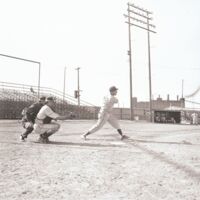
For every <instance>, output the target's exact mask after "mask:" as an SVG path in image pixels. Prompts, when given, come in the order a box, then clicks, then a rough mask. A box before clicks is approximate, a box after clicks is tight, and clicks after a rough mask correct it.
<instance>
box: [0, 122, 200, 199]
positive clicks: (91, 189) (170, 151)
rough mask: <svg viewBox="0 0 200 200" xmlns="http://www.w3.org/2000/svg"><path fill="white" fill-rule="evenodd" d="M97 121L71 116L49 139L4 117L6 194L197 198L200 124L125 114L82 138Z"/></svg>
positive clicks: (0, 187)
mask: <svg viewBox="0 0 200 200" xmlns="http://www.w3.org/2000/svg"><path fill="white" fill-rule="evenodd" d="M94 123H95V121H87V120H84V121H77V120H74V121H73V120H72V121H71V120H69V121H65V122H61V129H60V130H59V131H58V132H57V133H56V134H55V135H53V136H52V137H50V140H51V143H50V144H40V143H36V141H37V138H38V135H36V134H34V133H33V134H31V135H30V136H29V138H28V140H27V142H20V141H19V136H20V134H21V132H22V131H23V128H22V127H21V124H20V122H19V121H11V120H1V121H0V138H1V139H0V170H1V176H0V199H1V200H15V199H16V200H21V199H22V200H40V199H41V200H43V199H47V200H55V199H58V200H79V199H80V200H86V199H87V200H93V199H99V200H104V199H106V200H122V199H123V200H129V199H130V200H151V199H152V200H160V199H162V200H195V199H196V200H198V199H199V197H200V190H199V188H200V153H199V152H200V127H199V126H194V125H174V124H152V123H147V122H131V121H120V123H121V126H122V129H123V130H124V133H126V134H127V135H128V136H130V139H129V140H125V141H121V140H120V139H119V136H118V134H117V132H116V131H115V130H113V129H112V128H111V127H110V126H109V125H108V124H106V125H105V126H104V127H103V129H101V130H100V131H98V132H97V133H94V134H92V135H90V136H89V137H88V140H86V141H84V140H82V139H81V138H80V135H81V134H82V133H84V132H86V131H87V129H88V128H90V127H91V126H92V125H93V124H94Z"/></svg>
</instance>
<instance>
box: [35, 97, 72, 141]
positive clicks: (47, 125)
mask: <svg viewBox="0 0 200 200" xmlns="http://www.w3.org/2000/svg"><path fill="white" fill-rule="evenodd" d="M55 105H56V104H55V100H54V98H53V97H48V98H47V102H46V104H45V105H44V106H43V107H42V108H41V109H40V111H39V113H38V114H37V117H36V120H35V124H34V132H35V133H38V134H39V135H40V136H39V139H38V142H40V143H48V142H49V137H50V136H51V135H52V134H54V133H55V132H57V131H58V130H59V128H60V124H59V123H57V122H55V121H57V120H66V119H69V118H74V117H75V116H74V114H72V113H71V112H70V113H69V114H68V115H64V116H60V115H59V114H58V113H56V112H55V111H54V110H55ZM52 120H54V121H52Z"/></svg>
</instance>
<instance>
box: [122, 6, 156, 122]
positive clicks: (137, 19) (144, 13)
mask: <svg viewBox="0 0 200 200" xmlns="http://www.w3.org/2000/svg"><path fill="white" fill-rule="evenodd" d="M127 11H128V15H127V14H124V16H125V17H126V18H128V21H126V23H127V24H128V28H129V51H128V55H129V63H130V99H131V100H130V104H131V120H133V111H132V110H133V104H132V98H133V97H132V60H131V57H132V53H131V30H130V29H131V26H135V27H137V28H140V29H143V30H146V31H147V39H148V67H149V113H150V121H151V122H152V86H151V53H150V32H151V33H156V32H155V31H153V30H151V29H152V28H155V26H154V25H153V24H150V22H149V21H150V20H152V17H150V15H152V14H153V13H152V12H150V11H148V10H146V9H143V8H140V7H138V6H136V5H135V4H130V3H128V10H127ZM131 14H132V15H131Z"/></svg>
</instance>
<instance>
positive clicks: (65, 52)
mask: <svg viewBox="0 0 200 200" xmlns="http://www.w3.org/2000/svg"><path fill="white" fill-rule="evenodd" d="M127 2H128V1H125V0H101V1H100V0H84V1H82V0H76V1H74V0H17V1H15V0H6V1H4V0H0V24H1V32H0V44H1V45H0V54H6V55H11V56H15V57H21V58H25V59H29V60H35V61H38V62H41V86H45V87H51V88H54V89H57V90H60V91H63V87H64V68H65V67H66V82H65V92H66V93H67V94H69V95H73V94H74V90H76V89H77V70H76V68H77V67H80V71H79V72H80V89H81V99H83V100H85V101H87V102H90V103H92V104H95V105H100V104H101V102H102V98H103V96H104V95H106V94H107V93H108V88H109V87H110V86H112V85H115V86H117V87H118V88H119V93H118V97H119V106H120V107H129V106H130V82H129V57H128V55H127V50H128V25H127V24H126V23H125V21H126V18H125V17H124V16H123V14H127ZM129 2H130V3H134V4H135V5H137V6H139V7H142V8H145V9H147V10H149V11H152V12H153V14H152V17H153V20H152V22H151V23H152V24H154V25H155V26H156V28H155V31H156V34H154V33H151V34H150V46H151V70H152V76H151V77H152V97H153V98H154V99H156V98H157V97H158V96H159V95H160V96H161V97H162V98H163V99H166V98H167V95H168V94H169V95H170V99H176V98H177V95H179V97H181V96H182V93H183V95H188V94H190V93H192V92H194V91H195V90H196V89H197V88H198V87H199V85H200V79H199V74H200V57H199V54H200V40H199V35H200V23H199V19H200V13H199V10H200V2H199V1H198V0H176V1H173V0H168V1H158V0H135V1H129ZM131 37H132V60H133V65H132V79H133V91H132V93H133V96H134V97H137V98H138V101H146V100H148V99H149V82H148V78H149V75H148V56H147V55H148V54H147V53H148V48H147V32H146V31H145V30H142V29H139V28H137V27H134V26H132V27H131ZM0 81H5V82H14V83H22V84H30V85H36V86H37V84H38V65H37V64H33V63H28V62H22V61H18V60H14V59H8V58H5V57H2V56H0ZM182 83H183V90H182ZM189 100H191V101H196V102H200V95H199V94H197V95H196V96H195V97H192V98H190V99H189Z"/></svg>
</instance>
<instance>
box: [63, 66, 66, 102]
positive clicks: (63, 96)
mask: <svg viewBox="0 0 200 200" xmlns="http://www.w3.org/2000/svg"><path fill="white" fill-rule="evenodd" d="M65 84H66V67H65V68H64V83H63V105H64V102H65Z"/></svg>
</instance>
